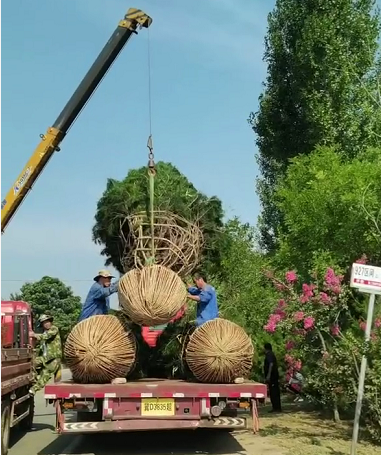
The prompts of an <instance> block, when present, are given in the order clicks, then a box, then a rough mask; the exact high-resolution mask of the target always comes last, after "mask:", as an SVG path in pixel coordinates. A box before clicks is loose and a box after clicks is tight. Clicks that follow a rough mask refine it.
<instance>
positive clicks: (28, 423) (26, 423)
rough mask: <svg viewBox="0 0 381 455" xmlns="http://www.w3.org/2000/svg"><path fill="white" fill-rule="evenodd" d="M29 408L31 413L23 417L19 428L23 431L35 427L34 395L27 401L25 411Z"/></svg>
mask: <svg viewBox="0 0 381 455" xmlns="http://www.w3.org/2000/svg"><path fill="white" fill-rule="evenodd" d="M27 409H29V415H28V416H27V417H25V419H22V420H21V421H20V423H19V428H20V429H21V430H22V431H30V430H31V429H32V428H33V418H34V397H33V396H31V397H30V398H29V400H27V402H26V406H25V411H26V410H27Z"/></svg>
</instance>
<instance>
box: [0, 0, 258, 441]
mask: <svg viewBox="0 0 381 455" xmlns="http://www.w3.org/2000/svg"><path fill="white" fill-rule="evenodd" d="M151 23H152V19H151V18H150V17H149V16H147V15H146V14H145V13H144V12H143V11H141V10H138V9H133V8H131V9H129V10H128V12H127V14H126V15H125V17H124V19H123V20H122V21H120V22H119V24H118V26H117V28H116V30H115V31H114V33H113V34H112V36H111V38H110V39H109V41H108V42H107V44H106V45H105V47H104V48H103V50H102V51H101V53H100V54H99V56H98V57H97V59H96V61H95V62H94V64H93V66H92V67H91V68H90V70H89V71H88V73H87V74H86V76H85V77H84V79H83V80H82V82H81V83H80V85H79V86H78V88H77V90H76V91H75V92H74V94H73V96H72V97H71V98H70V100H69V101H68V103H67V104H66V106H65V107H64V109H63V110H62V112H61V113H60V115H59V116H58V118H57V120H56V121H55V122H54V123H53V125H52V126H51V127H50V128H49V129H48V130H47V132H46V134H42V135H41V136H40V137H41V142H40V143H39V144H38V146H37V148H36V150H35V152H34V153H33V155H32V157H31V158H30V160H29V161H28V163H27V164H26V166H25V167H24V169H23V170H22V172H21V174H20V175H19V176H18V178H17V180H16V182H15V183H14V185H13V187H12V188H11V189H10V191H9V192H8V193H7V195H6V197H5V198H4V199H3V201H2V204H1V229H2V233H3V232H4V230H5V229H6V227H7V225H8V223H9V221H10V220H11V218H12V217H13V215H14V214H15V212H16V211H17V209H18V208H19V206H20V204H21V203H22V202H23V200H24V199H25V197H26V195H27V194H28V192H29V191H30V189H31V188H32V185H33V184H34V182H35V181H36V180H37V178H38V177H39V176H40V174H41V172H42V171H43V170H44V168H45V166H46V165H47V163H48V162H49V160H50V159H51V157H52V156H53V154H54V152H56V151H59V150H60V149H59V145H60V143H61V142H62V140H63V139H64V137H65V135H66V133H67V132H68V130H69V128H70V127H71V125H72V124H73V122H74V121H75V119H76V118H77V116H78V115H79V114H80V112H81V110H82V109H83V108H84V106H85V105H86V103H87V101H88V100H89V98H90V96H91V95H92V93H93V92H94V91H95V89H96V87H97V86H98V84H99V83H100V81H101V80H102V78H103V77H104V75H105V74H106V72H107V70H108V69H109V68H110V66H111V65H112V63H113V61H114V60H115V59H116V57H117V56H118V54H119V53H120V51H121V50H122V48H123V47H124V45H125V44H126V42H127V41H128V39H129V38H130V37H131V35H132V34H133V33H137V29H138V28H142V27H145V28H148V27H149V26H150V25H151ZM148 338H149V337H148V335H147V341H148V342H149V344H151V345H152V344H153V343H155V341H156V340H148ZM151 338H152V337H151ZM155 338H156V336H155ZM266 395H267V387H266V385H265V384H261V383H256V382H246V383H242V384H201V383H193V382H187V381H181V380H171V379H142V380H136V381H129V382H126V383H124V384H77V383H75V382H73V381H60V382H56V383H54V384H49V385H47V386H46V387H45V399H46V400H47V403H50V404H53V406H54V407H55V410H56V431H57V432H58V433H98V432H113V431H117V432H120V431H136V430H155V429H196V428H202V427H203V428H215V429H243V428H248V427H249V426H251V427H252V428H253V430H254V431H256V430H257V429H258V414H257V402H258V400H262V399H263V398H265V397H266Z"/></svg>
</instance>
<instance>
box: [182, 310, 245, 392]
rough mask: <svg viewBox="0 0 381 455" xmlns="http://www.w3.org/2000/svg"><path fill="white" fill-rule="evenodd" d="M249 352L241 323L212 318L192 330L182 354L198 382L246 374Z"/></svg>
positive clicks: (224, 379) (218, 380) (228, 379)
mask: <svg viewBox="0 0 381 455" xmlns="http://www.w3.org/2000/svg"><path fill="white" fill-rule="evenodd" d="M253 354H254V348H253V344H252V342H251V339H250V338H249V336H248V335H247V334H246V333H245V331H244V330H243V329H242V327H240V326H239V325H237V324H234V323H233V322H230V321H227V320H226V319H213V320H212V321H208V322H206V323H205V324H203V325H202V326H200V327H198V328H197V329H196V330H195V331H194V332H193V333H192V335H191V336H190V339H189V343H188V345H187V347H186V352H185V358H186V362H187V364H188V366H189V368H190V370H191V371H192V373H193V374H194V375H195V377H196V378H197V379H198V380H199V381H200V382H210V383H222V384H223V383H231V382H233V381H234V380H235V379H236V378H239V377H246V376H247V375H248V374H249V372H250V370H251V367H252V365H253Z"/></svg>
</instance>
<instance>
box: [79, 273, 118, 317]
mask: <svg viewBox="0 0 381 455" xmlns="http://www.w3.org/2000/svg"><path fill="white" fill-rule="evenodd" d="M113 278H114V277H113V276H112V275H111V273H110V272H109V271H108V270H100V271H99V272H98V275H97V276H95V277H94V281H95V283H94V284H93V285H92V286H91V288H90V290H89V293H88V294H87V297H86V300H85V303H84V304H83V307H82V311H81V314H80V316H79V322H80V321H83V320H84V319H87V318H89V317H91V316H95V315H98V314H108V312H109V309H110V295H112V294H114V293H115V292H117V290H118V282H119V281H115V282H114V283H111V280H112V279H113Z"/></svg>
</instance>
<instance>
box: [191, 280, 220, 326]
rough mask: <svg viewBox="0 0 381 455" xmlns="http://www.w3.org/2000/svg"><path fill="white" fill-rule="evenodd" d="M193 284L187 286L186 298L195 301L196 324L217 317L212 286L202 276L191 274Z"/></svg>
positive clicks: (198, 324)
mask: <svg viewBox="0 0 381 455" xmlns="http://www.w3.org/2000/svg"><path fill="white" fill-rule="evenodd" d="M193 281H194V284H195V286H190V287H189V288H188V293H189V294H188V298H189V299H190V300H193V301H195V302H197V318H196V326H200V325H202V324H204V323H205V322H207V321H211V320H212V319H216V318H218V304H217V294H216V290H215V289H214V287H213V286H211V285H210V284H208V283H206V281H205V279H204V276H202V275H200V274H198V273H197V274H195V275H194V276H193Z"/></svg>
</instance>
